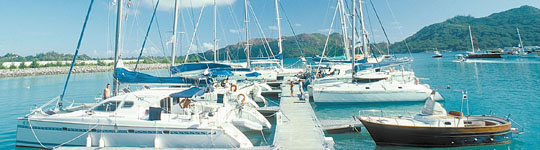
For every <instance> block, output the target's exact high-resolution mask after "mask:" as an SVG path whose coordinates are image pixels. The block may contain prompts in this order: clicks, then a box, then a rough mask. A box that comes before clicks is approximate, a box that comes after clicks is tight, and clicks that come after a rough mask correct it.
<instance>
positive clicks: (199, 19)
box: [184, 5, 206, 63]
mask: <svg viewBox="0 0 540 150" xmlns="http://www.w3.org/2000/svg"><path fill="white" fill-rule="evenodd" d="M205 6H206V5H203V7H202V8H201V13H200V14H199V18H198V19H197V23H196V24H195V30H194V31H193V35H191V42H190V43H189V45H188V51H187V53H186V55H185V57H184V63H186V62H187V60H188V57H189V52H190V51H191V49H192V48H191V47H192V46H191V45H193V42H194V41H195V35H197V29H198V28H199V23H200V22H201V16H202V13H203V11H204V8H205Z"/></svg>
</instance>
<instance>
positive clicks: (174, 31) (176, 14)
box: [171, 0, 179, 75]
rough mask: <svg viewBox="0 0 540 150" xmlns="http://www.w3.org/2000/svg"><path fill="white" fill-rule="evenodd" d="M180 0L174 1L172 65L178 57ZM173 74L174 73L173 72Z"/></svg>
mask: <svg viewBox="0 0 540 150" xmlns="http://www.w3.org/2000/svg"><path fill="white" fill-rule="evenodd" d="M178 5H179V3H178V0H175V1H174V23H173V37H172V41H171V42H172V50H171V51H172V52H171V67H172V66H174V60H175V57H176V32H177V30H178V27H177V23H178ZM171 75H172V73H171Z"/></svg>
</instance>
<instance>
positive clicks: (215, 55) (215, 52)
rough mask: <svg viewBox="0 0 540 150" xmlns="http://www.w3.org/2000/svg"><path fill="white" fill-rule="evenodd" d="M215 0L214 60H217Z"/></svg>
mask: <svg viewBox="0 0 540 150" xmlns="http://www.w3.org/2000/svg"><path fill="white" fill-rule="evenodd" d="M216 8H217V7H216V0H214V62H217V61H218V53H217V41H216V26H217V24H216Z"/></svg>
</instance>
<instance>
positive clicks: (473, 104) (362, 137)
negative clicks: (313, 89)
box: [0, 53, 540, 149]
mask: <svg viewBox="0 0 540 150" xmlns="http://www.w3.org/2000/svg"><path fill="white" fill-rule="evenodd" d="M443 54H444V55H445V57H443V58H431V55H432V54H428V53H420V54H413V56H414V58H415V61H414V62H413V64H412V68H413V69H414V71H415V73H416V75H417V76H418V77H422V78H428V79H429V80H423V81H422V82H424V83H428V84H430V85H431V86H432V87H433V88H446V87H447V85H450V87H451V88H452V89H463V90H467V91H468V92H469V100H470V108H471V114H487V113H489V112H490V111H492V112H493V113H494V114H496V115H499V116H506V115H508V114H512V115H511V118H513V119H514V120H515V121H517V122H518V123H520V124H522V125H524V127H525V133H524V134H523V135H519V136H517V137H515V138H514V141H513V142H512V143H511V144H507V145H497V146H475V147H464V148H457V149H539V147H540V144H539V141H540V138H539V135H540V129H539V128H538V127H539V124H540V92H539V91H540V65H539V61H538V60H532V61H531V60H525V61H524V60H512V61H484V60H482V61H479V62H467V63H456V62H453V60H454V58H453V56H454V54H448V53H443ZM285 62H286V63H288V64H293V63H295V62H296V60H286V61H285ZM147 72H150V73H153V74H157V75H162V76H166V75H168V74H167V72H166V71H163V70H162V71H147ZM65 78H66V75H50V76H36V77H20V78H4V79H0V91H2V92H0V106H1V107H0V108H1V109H0V114H1V115H0V116H1V117H0V127H2V128H0V149H14V148H15V136H16V124H17V120H16V119H17V117H21V116H24V115H25V114H27V113H28V112H29V110H30V109H31V108H32V107H34V106H39V105H41V104H43V103H45V102H47V101H49V100H50V99H52V98H54V97H56V96H58V95H59V94H60V93H61V92H62V87H63V86H64V82H65ZM111 81H112V76H111V73H109V72H103V73H85V74H74V75H73V76H72V79H71V81H70V84H69V89H68V90H67V92H66V97H65V101H66V102H65V103H66V104H69V103H70V102H71V101H72V100H74V99H76V100H77V102H92V101H94V97H100V96H101V94H102V92H103V91H102V90H103V88H104V87H105V85H106V84H107V83H110V82H111ZM440 92H441V94H442V95H443V96H444V97H445V98H446V101H445V102H443V105H444V106H445V108H447V109H449V110H459V107H460V103H461V99H460V97H461V94H460V93H457V92H451V91H445V90H441V91H440ZM422 106H423V103H369V104H355V105H350V104H348V105H324V106H317V105H314V108H315V112H316V113H317V116H318V117H319V119H350V118H352V115H355V114H357V111H358V110H361V109H383V110H404V111H411V112H418V111H420V109H421V108H422ZM257 135H260V133H250V137H251V136H253V137H254V138H250V139H252V140H253V142H254V144H264V143H266V142H264V140H263V139H261V138H258V137H257ZM271 136H273V134H271V133H265V137H266V138H267V139H266V140H268V141H269V142H270V141H271V138H272V137H271ZM328 136H332V137H334V140H335V142H336V144H335V147H336V149H404V148H403V147H378V146H375V143H374V142H373V140H371V137H370V136H369V134H368V133H367V132H365V130H363V131H362V132H361V133H360V134H358V133H351V134H341V135H328ZM259 137H262V136H259ZM413 149H414V148H413Z"/></svg>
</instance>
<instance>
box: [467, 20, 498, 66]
mask: <svg viewBox="0 0 540 150" xmlns="http://www.w3.org/2000/svg"><path fill="white" fill-rule="evenodd" d="M469 36H470V37H471V51H470V52H468V54H467V55H466V56H465V57H466V58H467V59H469V58H502V57H501V55H502V54H501V53H500V52H484V53H480V49H478V52H476V51H475V50H474V49H475V48H474V41H473V35H472V31H471V26H469Z"/></svg>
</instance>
